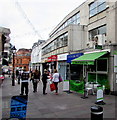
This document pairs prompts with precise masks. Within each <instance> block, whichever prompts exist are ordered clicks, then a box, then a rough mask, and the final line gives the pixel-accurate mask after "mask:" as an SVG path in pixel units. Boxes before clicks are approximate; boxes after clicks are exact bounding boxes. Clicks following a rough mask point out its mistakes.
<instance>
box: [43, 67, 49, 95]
mask: <svg viewBox="0 0 117 120" xmlns="http://www.w3.org/2000/svg"><path fill="white" fill-rule="evenodd" d="M47 79H48V71H47V70H46V69H45V70H44V73H43V75H42V82H43V94H44V95H46V94H47V93H46V92H45V91H46V86H47Z"/></svg>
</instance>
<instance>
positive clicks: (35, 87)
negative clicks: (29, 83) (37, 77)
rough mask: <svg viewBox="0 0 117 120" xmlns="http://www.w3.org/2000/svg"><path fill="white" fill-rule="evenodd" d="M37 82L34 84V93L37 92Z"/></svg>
mask: <svg viewBox="0 0 117 120" xmlns="http://www.w3.org/2000/svg"><path fill="white" fill-rule="evenodd" d="M37 84H38V83H37V82H33V91H34V92H37Z"/></svg>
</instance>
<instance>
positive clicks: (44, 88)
mask: <svg viewBox="0 0 117 120" xmlns="http://www.w3.org/2000/svg"><path fill="white" fill-rule="evenodd" d="M46 86H47V83H46V82H43V94H45V91H46Z"/></svg>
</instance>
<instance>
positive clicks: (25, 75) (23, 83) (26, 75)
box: [20, 68, 29, 96]
mask: <svg viewBox="0 0 117 120" xmlns="http://www.w3.org/2000/svg"><path fill="white" fill-rule="evenodd" d="M28 81H29V71H26V68H24V71H23V73H22V74H21V94H20V95H24V89H25V94H26V95H27V96H28Z"/></svg>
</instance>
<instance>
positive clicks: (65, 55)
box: [58, 53, 68, 61]
mask: <svg viewBox="0 0 117 120" xmlns="http://www.w3.org/2000/svg"><path fill="white" fill-rule="evenodd" d="M67 55H68V53H66V54H61V55H58V61H60V60H67Z"/></svg>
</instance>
